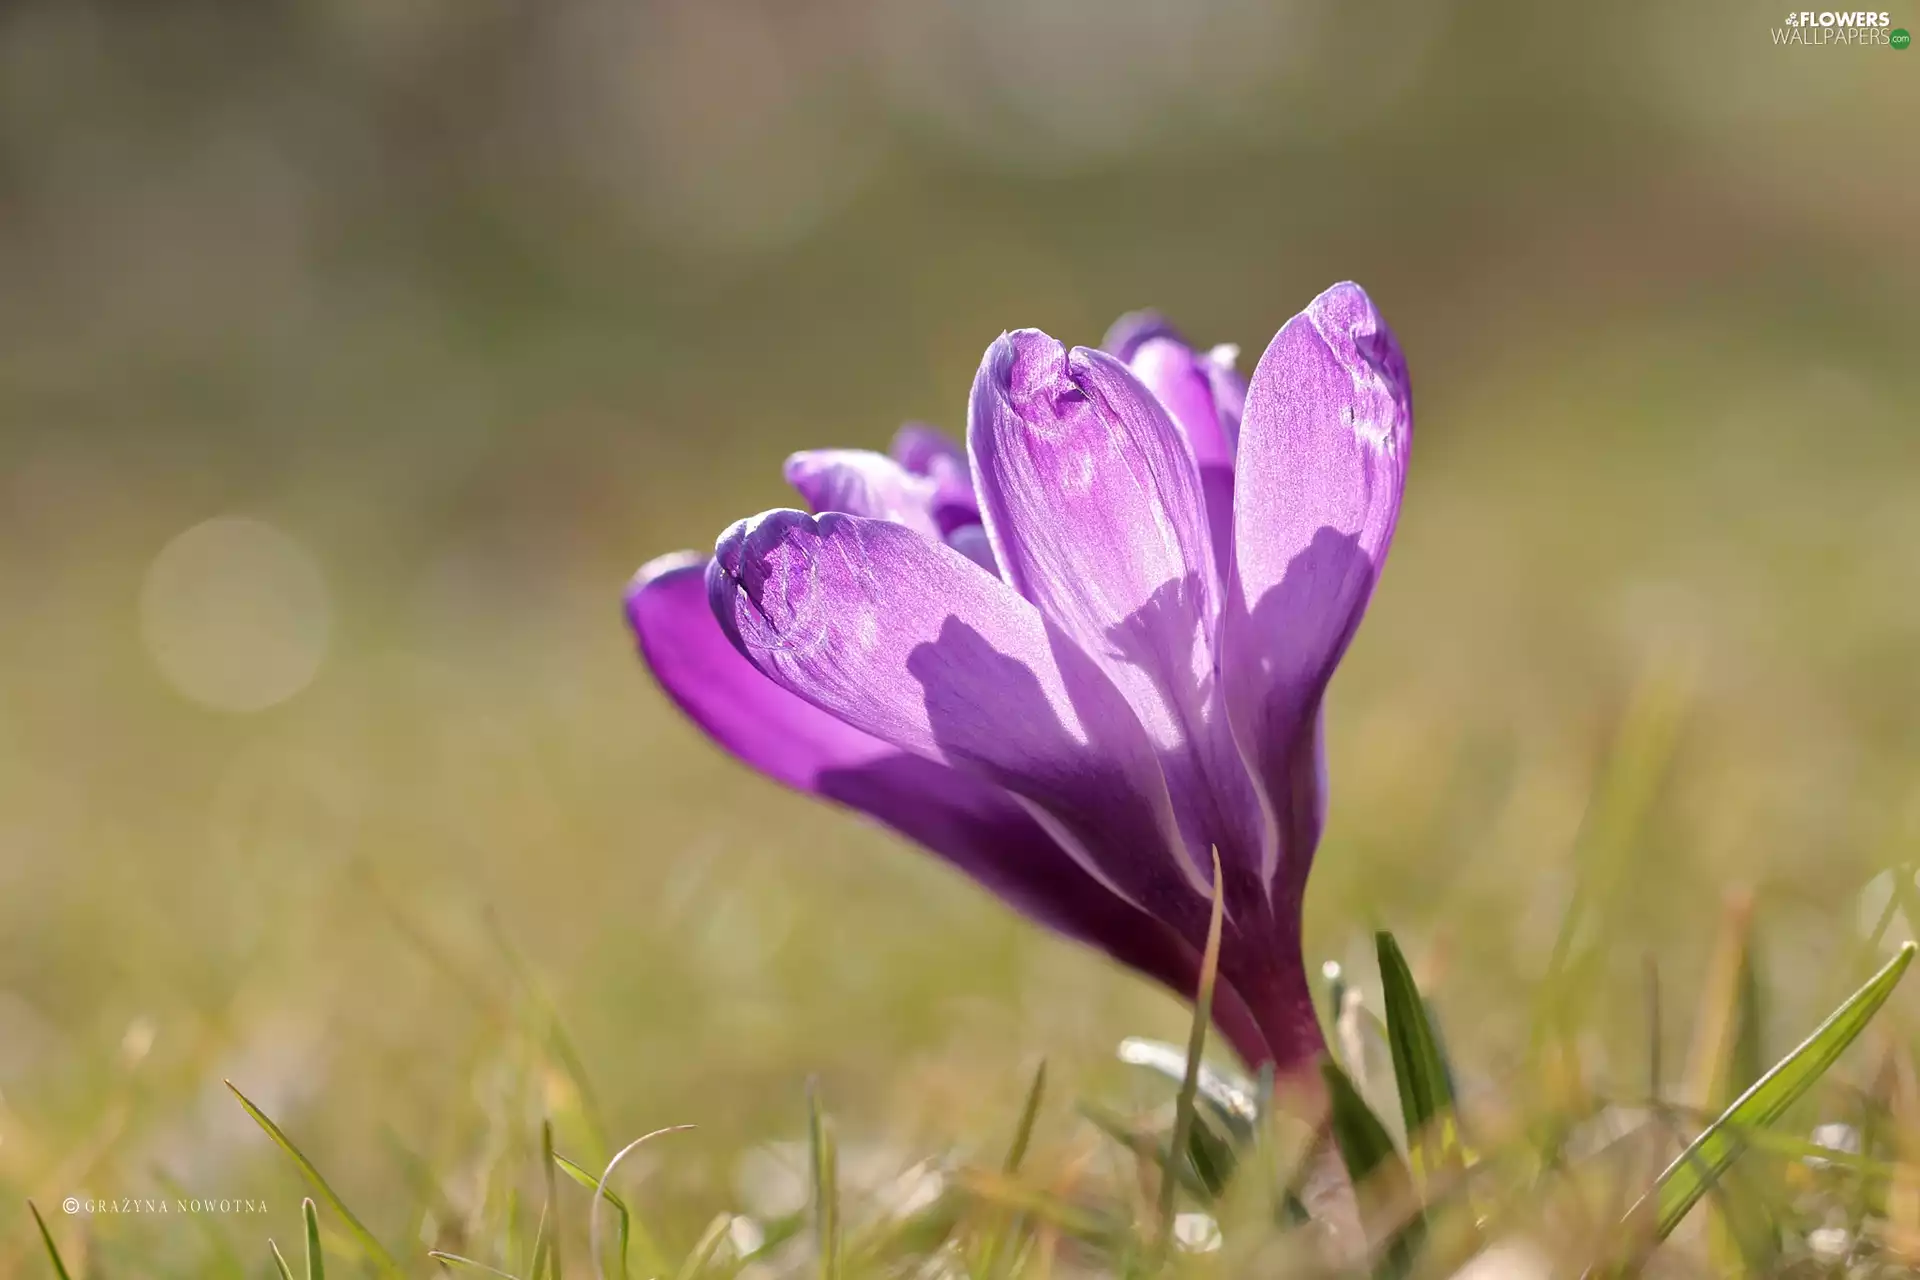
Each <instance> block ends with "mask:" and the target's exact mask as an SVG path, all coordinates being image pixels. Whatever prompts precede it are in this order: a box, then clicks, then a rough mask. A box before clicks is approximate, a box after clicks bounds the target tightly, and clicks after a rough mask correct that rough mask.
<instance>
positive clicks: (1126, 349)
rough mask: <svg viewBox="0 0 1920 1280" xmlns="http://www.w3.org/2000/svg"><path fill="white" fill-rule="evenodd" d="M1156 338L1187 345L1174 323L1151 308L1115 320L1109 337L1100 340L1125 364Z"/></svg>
mask: <svg viewBox="0 0 1920 1280" xmlns="http://www.w3.org/2000/svg"><path fill="white" fill-rule="evenodd" d="M1155 338H1168V339H1171V340H1172V341H1174V342H1177V343H1179V344H1180V345H1182V346H1185V345H1186V343H1187V340H1186V339H1185V338H1183V337H1182V336H1181V335H1180V330H1178V329H1177V328H1175V327H1174V325H1173V322H1172V321H1170V320H1168V319H1167V318H1166V316H1164V315H1162V314H1161V313H1160V312H1158V311H1154V310H1152V309H1150V308H1149V309H1145V310H1140V311H1129V312H1127V313H1126V314H1125V315H1123V316H1121V317H1120V318H1119V319H1118V320H1115V321H1114V322H1113V323H1112V324H1111V325H1110V326H1108V328H1107V336H1106V337H1104V338H1102V339H1101V340H1100V346H1101V348H1102V349H1104V350H1106V351H1108V352H1110V353H1111V354H1112V355H1113V356H1115V357H1116V358H1117V359H1119V360H1121V361H1123V362H1125V361H1131V360H1132V359H1133V356H1134V353H1135V352H1136V351H1138V350H1139V349H1140V348H1141V347H1142V346H1144V345H1145V344H1146V343H1148V342H1151V341H1152V340H1153V339H1155Z"/></svg>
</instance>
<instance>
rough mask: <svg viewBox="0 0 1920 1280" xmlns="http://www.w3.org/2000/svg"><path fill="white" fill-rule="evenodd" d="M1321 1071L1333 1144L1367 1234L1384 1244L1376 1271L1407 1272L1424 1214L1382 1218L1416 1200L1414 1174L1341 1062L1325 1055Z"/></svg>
mask: <svg viewBox="0 0 1920 1280" xmlns="http://www.w3.org/2000/svg"><path fill="white" fill-rule="evenodd" d="M1320 1072H1321V1075H1322V1076H1324V1077H1325V1079H1326V1082H1327V1101H1328V1113H1327V1125H1328V1127H1329V1128H1330V1129H1331V1130H1332V1131H1333V1144H1334V1147H1335V1149H1337V1150H1338V1151H1339V1153H1340V1161H1341V1163H1342V1164H1344V1165H1346V1167H1347V1176H1348V1177H1349V1178H1351V1179H1352V1180H1353V1185H1354V1189H1355V1191H1356V1193H1358V1194H1359V1195H1360V1197H1361V1201H1360V1207H1361V1219H1362V1221H1363V1223H1364V1225H1365V1226H1366V1228H1367V1234H1368V1237H1369V1238H1370V1239H1371V1240H1372V1241H1373V1242H1374V1244H1375V1245H1376V1246H1384V1249H1383V1251H1382V1255H1381V1264H1380V1267H1379V1269H1378V1272H1377V1274H1380V1275H1384V1276H1404V1275H1407V1274H1408V1273H1409V1272H1411V1271H1412V1270H1413V1261H1414V1253H1415V1250H1416V1249H1417V1247H1418V1245H1419V1242H1420V1238H1421V1236H1422V1235H1423V1234H1424V1232H1425V1219H1424V1217H1423V1216H1422V1215H1421V1214H1420V1213H1418V1212H1417V1211H1416V1212H1414V1213H1413V1215H1412V1217H1410V1218H1406V1219H1405V1220H1404V1221H1401V1220H1399V1219H1396V1220H1394V1221H1392V1222H1382V1221H1380V1220H1379V1212H1380V1210H1381V1209H1388V1210H1392V1211H1394V1212H1395V1213H1400V1212H1401V1211H1402V1210H1404V1209H1406V1208H1407V1207H1409V1206H1412V1205H1413V1204H1414V1203H1415V1202H1414V1198H1413V1175H1412V1174H1411V1173H1410V1172H1409V1171H1408V1169H1407V1165H1406V1161H1404V1160H1402V1159H1401V1158H1400V1151H1399V1148H1397V1147H1395V1146H1394V1145H1393V1137H1392V1135H1391V1134H1389V1133H1388V1132H1387V1126H1386V1125H1385V1124H1383V1123H1382V1122H1381V1120H1380V1117H1379V1116H1377V1115H1375V1114H1374V1113H1373V1108H1372V1107H1369V1106H1368V1105H1367V1101H1366V1099H1365V1098H1363V1097H1361V1096H1360V1091H1359V1090H1358V1089H1356V1088H1354V1086H1353V1081H1352V1080H1350V1079H1348V1077H1347V1073H1346V1072H1344V1071H1342V1070H1341V1069H1340V1066H1339V1064H1338V1063H1336V1062H1334V1061H1333V1060H1332V1059H1330V1058H1322V1059H1321V1060H1320ZM1370 1210H1371V1212H1370ZM1368 1219H1373V1220H1372V1221H1369V1220H1368Z"/></svg>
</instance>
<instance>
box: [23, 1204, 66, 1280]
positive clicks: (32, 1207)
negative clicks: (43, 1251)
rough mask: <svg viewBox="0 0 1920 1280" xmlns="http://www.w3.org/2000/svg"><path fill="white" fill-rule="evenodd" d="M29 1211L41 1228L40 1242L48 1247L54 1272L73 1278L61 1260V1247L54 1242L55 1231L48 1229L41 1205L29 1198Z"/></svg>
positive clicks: (63, 1278)
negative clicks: (41, 1212)
mask: <svg viewBox="0 0 1920 1280" xmlns="http://www.w3.org/2000/svg"><path fill="white" fill-rule="evenodd" d="M27 1212H28V1213H30V1214H32V1215H33V1225H34V1226H36V1227H38V1228H40V1243H41V1244H44V1245H45V1246H46V1247H47V1257H48V1258H50V1259H51V1260H52V1261H53V1274H54V1275H56V1276H59V1277H60V1280H73V1276H72V1274H71V1273H70V1272H69V1271H68V1270H67V1264H66V1263H64V1262H62V1261H61V1260H60V1249H59V1247H58V1246H57V1245H55V1244H54V1243H53V1232H51V1231H49V1230H47V1220H46V1219H45V1218H43V1217H41V1216H40V1207H39V1206H38V1205H36V1204H34V1202H33V1201H31V1200H29V1201H27Z"/></svg>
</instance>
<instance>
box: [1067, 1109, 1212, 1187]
mask: <svg viewBox="0 0 1920 1280" xmlns="http://www.w3.org/2000/svg"><path fill="white" fill-rule="evenodd" d="M1078 1110H1079V1112H1080V1114H1081V1116H1083V1117H1084V1118H1085V1119H1086V1120H1087V1121H1088V1122H1089V1123H1091V1124H1092V1125H1093V1127H1094V1128H1096V1129H1098V1130H1100V1132H1102V1133H1104V1134H1106V1135H1107V1136H1108V1137H1109V1138H1112V1139H1113V1140H1114V1141H1115V1142H1117V1143H1119V1144H1120V1145H1121V1146H1123V1147H1125V1148H1126V1149H1127V1150H1128V1151H1130V1152H1132V1153H1133V1156H1134V1159H1136V1160H1141V1161H1144V1162H1146V1163H1148V1164H1151V1165H1153V1166H1154V1167H1155V1168H1157V1169H1159V1170H1160V1175H1161V1176H1162V1177H1172V1178H1177V1179H1179V1181H1180V1184H1181V1185H1182V1186H1184V1187H1185V1188H1186V1189H1187V1191H1188V1193H1189V1194H1191V1195H1193V1196H1195V1197H1197V1198H1199V1199H1201V1200H1205V1199H1208V1198H1209V1197H1210V1196H1211V1195H1212V1194H1213V1192H1212V1189H1211V1188H1209V1187H1208V1186H1207V1184H1206V1183H1205V1182H1204V1181H1202V1180H1201V1177H1200V1174H1199V1171H1198V1170H1196V1169H1195V1168H1194V1167H1193V1166H1192V1165H1191V1164H1189V1163H1188V1162H1187V1161H1185V1160H1175V1159H1174V1158H1173V1148H1172V1147H1171V1146H1170V1145H1168V1143H1167V1142H1166V1141H1163V1140H1162V1139H1161V1138H1160V1137H1159V1136H1158V1135H1156V1134H1155V1133H1153V1132H1152V1131H1150V1130H1148V1129H1146V1128H1143V1127H1142V1126H1140V1125H1137V1124H1134V1123H1133V1122H1132V1121H1130V1120H1128V1119H1127V1118H1126V1117H1124V1116H1121V1115H1117V1114H1115V1113H1114V1112H1112V1111H1109V1110H1107V1109H1106V1108H1105V1107H1102V1106H1100V1105H1099V1104H1098V1103H1093V1102H1082V1103H1081V1104H1080V1105H1079V1108H1078Z"/></svg>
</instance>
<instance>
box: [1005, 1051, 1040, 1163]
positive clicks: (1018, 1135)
mask: <svg viewBox="0 0 1920 1280" xmlns="http://www.w3.org/2000/svg"><path fill="white" fill-rule="evenodd" d="M1046 1093H1047V1060H1046V1059H1045V1058H1042V1059H1041V1060H1040V1065H1039V1066H1037V1067H1035V1068H1034V1069H1033V1083H1032V1084H1031V1085H1028V1086H1027V1101H1026V1104H1025V1105H1024V1106H1022V1107H1021V1108H1020V1123H1019V1124H1018V1125H1016V1126H1015V1127H1014V1130H1013V1144H1012V1145H1011V1146H1009V1147H1008V1148H1007V1158H1006V1161H1005V1163H1004V1164H1002V1165H1001V1166H1000V1167H1001V1169H1002V1171H1003V1172H1005V1173H1007V1174H1008V1175H1012V1174H1016V1173H1018V1172H1020V1164H1021V1162H1022V1161H1024V1160H1025V1159H1026V1158H1027V1147H1028V1146H1029V1145H1030V1144H1031V1143H1032V1141H1033V1126H1034V1122H1035V1121H1037V1120H1039V1118H1040V1102H1041V1099H1043V1098H1045V1097H1046Z"/></svg>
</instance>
